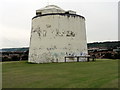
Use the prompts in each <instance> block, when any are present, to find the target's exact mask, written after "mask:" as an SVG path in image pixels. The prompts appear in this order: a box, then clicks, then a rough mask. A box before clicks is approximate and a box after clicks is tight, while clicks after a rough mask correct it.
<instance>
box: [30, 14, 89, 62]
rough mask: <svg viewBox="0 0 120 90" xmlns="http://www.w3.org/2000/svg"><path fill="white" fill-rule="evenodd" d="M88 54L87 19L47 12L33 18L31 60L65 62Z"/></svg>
mask: <svg viewBox="0 0 120 90" xmlns="http://www.w3.org/2000/svg"><path fill="white" fill-rule="evenodd" d="M82 54H87V41H86V29H85V19H84V18H83V17H81V16H79V15H73V14H46V15H39V16H37V17H34V18H33V19H32V30H31V39H30V49H29V62H34V63H48V62H64V57H65V56H69V55H82Z"/></svg>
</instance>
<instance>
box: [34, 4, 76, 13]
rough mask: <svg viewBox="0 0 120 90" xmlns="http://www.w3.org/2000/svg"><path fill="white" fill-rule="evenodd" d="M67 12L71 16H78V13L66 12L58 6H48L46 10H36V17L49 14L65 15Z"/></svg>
mask: <svg viewBox="0 0 120 90" xmlns="http://www.w3.org/2000/svg"><path fill="white" fill-rule="evenodd" d="M65 12H69V13H71V14H76V12H75V11H72V10H68V11H65V10H63V9H62V8H60V7H58V6H56V5H48V6H46V7H44V8H41V9H38V10H36V15H40V14H49V13H65Z"/></svg>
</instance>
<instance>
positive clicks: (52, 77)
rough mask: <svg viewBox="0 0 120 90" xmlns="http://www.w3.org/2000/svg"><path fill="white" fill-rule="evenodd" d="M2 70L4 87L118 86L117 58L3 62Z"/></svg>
mask: <svg viewBox="0 0 120 90" xmlns="http://www.w3.org/2000/svg"><path fill="white" fill-rule="evenodd" d="M2 70H3V71H2V83H3V84H2V86H3V88H118V60H97V61H96V62H71V63H48V64H29V63H27V62H26V61H17V62H3V64H2Z"/></svg>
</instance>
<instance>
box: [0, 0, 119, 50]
mask: <svg viewBox="0 0 120 90" xmlns="http://www.w3.org/2000/svg"><path fill="white" fill-rule="evenodd" d="M47 5H57V6H59V7H61V8H62V9H64V10H73V11H76V13H77V14H79V15H82V16H84V17H85V18H86V21H85V23H86V36H87V42H88V43H92V42H104V41H117V40H118V0H0V11H1V14H0V42H1V43H0V48H16V47H28V46H29V43H30V35H31V22H32V17H34V16H35V14H36V10H37V9H40V8H43V7H45V6H47Z"/></svg>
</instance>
